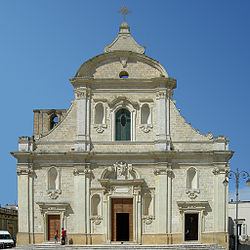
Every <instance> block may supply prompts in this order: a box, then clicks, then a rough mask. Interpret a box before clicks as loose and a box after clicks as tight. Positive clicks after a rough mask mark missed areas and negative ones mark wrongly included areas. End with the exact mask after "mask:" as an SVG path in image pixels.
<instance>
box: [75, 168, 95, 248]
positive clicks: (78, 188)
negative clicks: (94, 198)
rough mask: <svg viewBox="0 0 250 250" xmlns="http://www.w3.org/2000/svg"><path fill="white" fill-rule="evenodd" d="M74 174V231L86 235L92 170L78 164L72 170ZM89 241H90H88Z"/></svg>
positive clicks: (88, 228) (89, 227) (88, 229)
mask: <svg viewBox="0 0 250 250" xmlns="http://www.w3.org/2000/svg"><path fill="white" fill-rule="evenodd" d="M73 174H74V200H75V203H74V207H75V232H76V233H78V234H85V235H86V242H88V235H89V234H90V230H91V223H90V181H91V176H92V171H91V170H90V168H89V166H88V165H86V164H83V165H81V166H80V165H79V166H77V167H76V168H74V170H73ZM88 243H90V242H88Z"/></svg>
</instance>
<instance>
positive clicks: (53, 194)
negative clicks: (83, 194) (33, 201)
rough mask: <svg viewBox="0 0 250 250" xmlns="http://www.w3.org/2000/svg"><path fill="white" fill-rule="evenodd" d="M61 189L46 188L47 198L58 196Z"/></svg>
mask: <svg viewBox="0 0 250 250" xmlns="http://www.w3.org/2000/svg"><path fill="white" fill-rule="evenodd" d="M61 193H62V192H61V190H60V189H55V190H47V194H48V196H49V198H51V199H53V200H55V199H57V198H58V196H59V195H60V194H61Z"/></svg>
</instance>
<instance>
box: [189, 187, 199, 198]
mask: <svg viewBox="0 0 250 250" xmlns="http://www.w3.org/2000/svg"><path fill="white" fill-rule="evenodd" d="M199 193H200V190H199V189H188V190H186V194H187V195H188V197H189V198H190V199H192V200H193V199H195V198H196V197H197V196H198V194H199Z"/></svg>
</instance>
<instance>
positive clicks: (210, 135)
mask: <svg viewBox="0 0 250 250" xmlns="http://www.w3.org/2000/svg"><path fill="white" fill-rule="evenodd" d="M206 137H207V138H208V139H209V140H212V139H213V138H214V136H213V134H212V132H207V134H206Z"/></svg>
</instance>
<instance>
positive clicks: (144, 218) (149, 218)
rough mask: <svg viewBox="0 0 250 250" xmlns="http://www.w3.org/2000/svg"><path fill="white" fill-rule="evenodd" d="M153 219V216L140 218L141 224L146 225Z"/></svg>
mask: <svg viewBox="0 0 250 250" xmlns="http://www.w3.org/2000/svg"><path fill="white" fill-rule="evenodd" d="M154 219H155V217H154V216H153V215H146V216H143V218H142V220H143V222H144V223H145V224H147V225H150V224H151V223H152V222H153V220H154Z"/></svg>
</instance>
